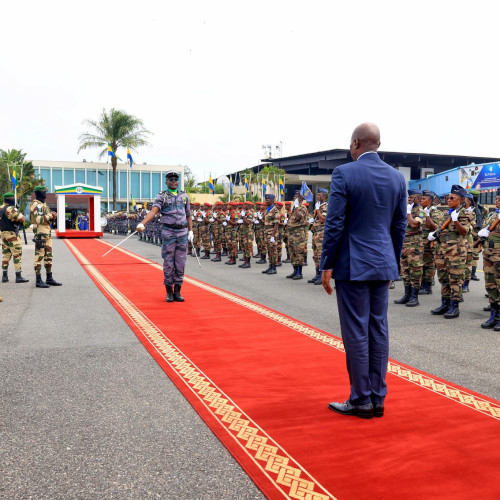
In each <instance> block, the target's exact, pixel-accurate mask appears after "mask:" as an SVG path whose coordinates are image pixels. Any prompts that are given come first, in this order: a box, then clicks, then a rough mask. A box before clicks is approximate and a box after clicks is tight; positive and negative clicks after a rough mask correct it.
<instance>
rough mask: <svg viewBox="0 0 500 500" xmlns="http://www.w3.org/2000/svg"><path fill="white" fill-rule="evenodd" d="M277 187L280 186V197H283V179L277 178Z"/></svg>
mask: <svg viewBox="0 0 500 500" xmlns="http://www.w3.org/2000/svg"><path fill="white" fill-rule="evenodd" d="M279 186H280V197H283V196H285V185H284V184H283V179H282V178H281V177H280V178H279Z"/></svg>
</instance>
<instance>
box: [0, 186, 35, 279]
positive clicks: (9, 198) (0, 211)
mask: <svg viewBox="0 0 500 500" xmlns="http://www.w3.org/2000/svg"><path fill="white" fill-rule="evenodd" d="M22 224H24V215H23V214H22V213H20V212H19V210H18V209H17V208H16V198H15V195H14V193H5V194H4V195H3V205H2V206H0V230H1V231H2V271H3V274H2V283H6V282H7V281H9V277H8V275H7V270H8V268H9V262H10V259H11V257H12V260H13V262H14V270H15V272H16V283H27V282H28V281H29V280H27V279H25V278H23V276H22V274H21V257H22V254H23V247H22V245H21V238H19V228H20V227H21V225H22Z"/></svg>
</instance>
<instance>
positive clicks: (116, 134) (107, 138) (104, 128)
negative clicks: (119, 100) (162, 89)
mask: <svg viewBox="0 0 500 500" xmlns="http://www.w3.org/2000/svg"><path fill="white" fill-rule="evenodd" d="M83 125H86V126H87V127H88V128H89V129H90V132H84V133H82V134H81V135H80V139H79V140H80V147H79V148H78V152H80V151H81V150H82V149H87V148H103V149H102V150H101V151H100V153H99V158H102V157H103V156H105V155H107V154H108V144H109V145H111V148H112V149H113V152H114V153H115V156H112V157H111V167H112V168H113V210H116V167H117V165H118V158H117V154H116V153H117V150H118V148H121V147H123V148H127V147H129V148H130V149H131V150H132V151H137V148H138V147H140V146H148V145H149V143H148V142H147V140H146V138H147V136H148V135H149V134H151V132H150V131H149V130H147V129H145V128H144V125H143V122H142V120H140V119H139V118H136V117H135V116H132V115H129V114H127V113H125V112H124V111H121V110H118V109H114V108H111V109H110V111H109V113H107V112H106V109H103V110H102V113H101V115H100V116H99V118H98V119H97V120H84V122H83Z"/></svg>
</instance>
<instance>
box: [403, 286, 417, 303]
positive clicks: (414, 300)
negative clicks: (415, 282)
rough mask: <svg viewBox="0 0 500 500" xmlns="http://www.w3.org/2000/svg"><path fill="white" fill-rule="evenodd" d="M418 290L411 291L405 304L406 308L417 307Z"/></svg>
mask: <svg viewBox="0 0 500 500" xmlns="http://www.w3.org/2000/svg"><path fill="white" fill-rule="evenodd" d="M418 292H419V289H418V288H413V287H412V289H411V293H410V300H409V301H408V302H407V303H406V307H415V306H419V305H420V302H419V301H418Z"/></svg>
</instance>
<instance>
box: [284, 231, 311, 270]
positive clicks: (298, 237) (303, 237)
mask: <svg viewBox="0 0 500 500" xmlns="http://www.w3.org/2000/svg"><path fill="white" fill-rule="evenodd" d="M288 245H289V247H290V261H291V264H292V266H303V265H304V261H305V256H306V251H307V226H298V227H289V228H288Z"/></svg>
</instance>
